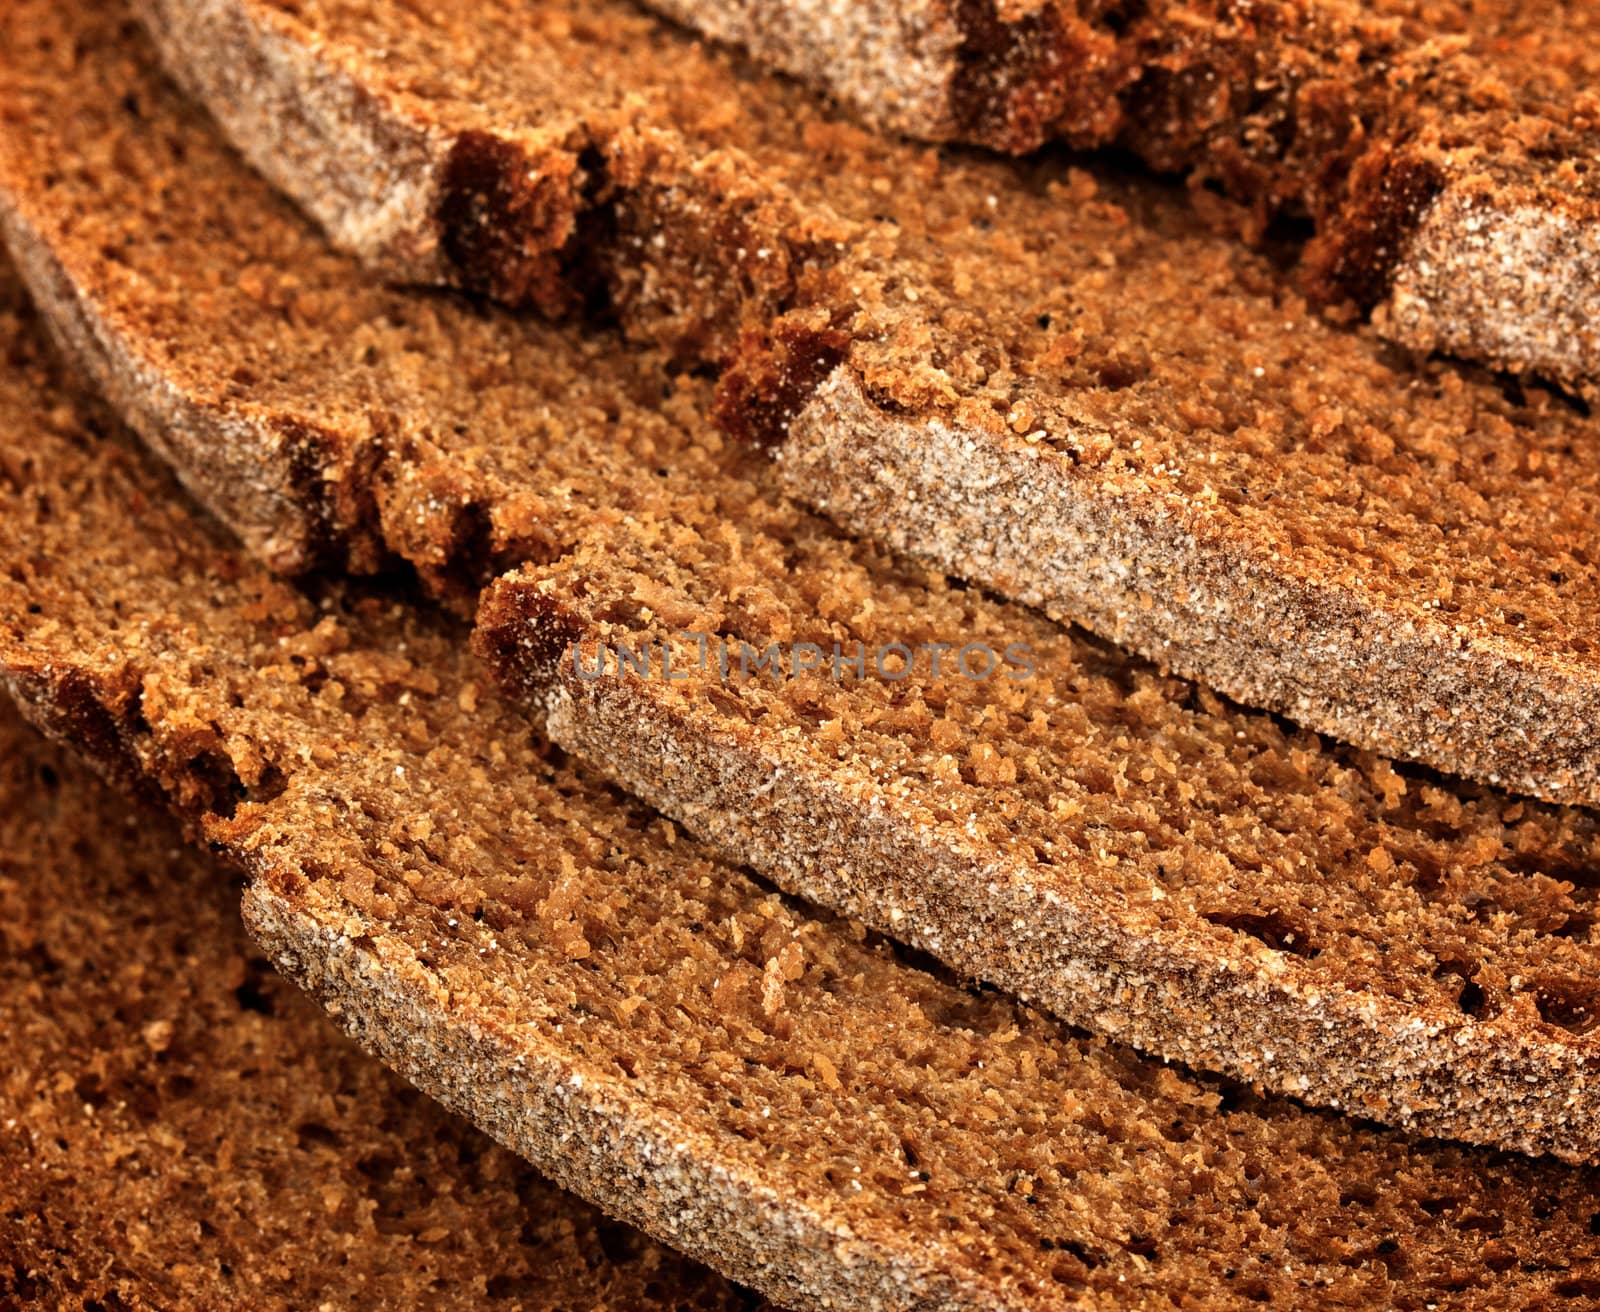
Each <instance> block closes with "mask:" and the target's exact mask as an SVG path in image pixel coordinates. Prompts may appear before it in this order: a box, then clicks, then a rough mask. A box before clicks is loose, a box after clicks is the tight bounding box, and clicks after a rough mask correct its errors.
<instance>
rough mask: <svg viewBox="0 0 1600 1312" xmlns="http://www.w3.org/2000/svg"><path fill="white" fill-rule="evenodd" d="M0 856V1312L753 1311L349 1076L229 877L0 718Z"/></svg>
mask: <svg viewBox="0 0 1600 1312" xmlns="http://www.w3.org/2000/svg"><path fill="white" fill-rule="evenodd" d="M10 292H11V287H10V285H8V286H7V288H6V295H7V297H8V298H9V296H10ZM8 310H9V306H8ZM5 317H6V319H7V327H8V328H10V327H13V326H14V325H15V319H14V317H13V316H11V315H10V314H9V312H8V313H7V314H6V316H5ZM11 365H12V362H11V361H7V368H8V370H9V369H10V368H11ZM5 390H6V391H7V393H8V394H9V395H8V400H7V402H6V405H5V413H6V422H7V423H8V424H10V423H11V422H13V421H14V420H16V419H17V418H19V415H18V412H17V411H16V408H15V404H14V398H15V395H16V392H17V390H18V388H17V384H16V382H15V381H14V380H8V382H7V383H6V384H5ZM0 842H3V845H4V855H3V857H0V1031H3V1032H4V1034H5V1035H6V1042H7V1057H6V1069H5V1072H4V1074H3V1075H0V1196H3V1197H4V1199H5V1203H4V1210H3V1211H0V1304H4V1305H5V1306H8V1307H16V1308H19V1309H20V1308H30V1307H96V1306H98V1307H106V1308H113V1307H114V1308H125V1309H128V1312H146V1310H150V1309H166V1310H168V1312H176V1310H177V1309H196V1310H197V1312H199V1310H209V1309H232V1308H240V1309H245V1308H250V1309H274V1310H276V1309H282V1310H283V1312H289V1310H290V1309H301V1308H308V1307H322V1306H335V1307H341V1308H378V1307H397V1306H406V1305H412V1306H415V1305H422V1304H425V1305H427V1306H429V1307H437V1308H455V1307H460V1308H467V1307H471V1308H484V1307H490V1308H499V1307H504V1308H515V1307H522V1308H536V1307H545V1308H555V1307H583V1308H594V1309H612V1308H614V1309H618V1310H619V1312H621V1310H623V1309H629V1310H631V1309H635V1308H639V1309H663V1312H665V1310H666V1309H672V1310H674V1312H678V1310H681V1309H690V1308H693V1309H697V1310H698V1309H704V1310H705V1312H713V1310H716V1312H732V1310H733V1309H744V1308H750V1307H753V1306H754V1300H753V1299H752V1298H751V1297H750V1296H748V1295H745V1294H743V1293H741V1292H740V1291H738V1290H736V1289H734V1288H733V1287H732V1286H730V1285H728V1284H727V1283H726V1282H725V1281H724V1280H722V1278H721V1277H719V1276H716V1275H713V1274H712V1273H710V1272H709V1271H706V1270H705V1269H704V1268H702V1267H698V1266H696V1265H695V1264H693V1263H691V1262H689V1261H687V1260H686V1259H684V1258H681V1257H679V1256H678V1255H677V1254H675V1253H673V1252H672V1251H671V1250H669V1249H665V1248H662V1247H661V1246H659V1245H657V1244H655V1243H652V1242H651V1241H649V1240H647V1239H645V1238H644V1237H643V1236H642V1235H640V1234H638V1233H637V1232H636V1231H633V1230H630V1229H629V1228H628V1227H626V1226H623V1225H620V1224H618V1223H616V1222H613V1221H610V1220H608V1219H606V1217H604V1216H603V1215H602V1214H601V1213H599V1212H597V1211H596V1210H595V1209H594V1208H592V1207H590V1206H589V1205H588V1204H586V1203H582V1202H580V1201H579V1200H578V1199H576V1198H573V1197H571V1196H570V1195H567V1194H563V1193H562V1192H561V1191H560V1190H558V1189H557V1188H555V1187H554V1186H553V1185H551V1184H549V1183H547V1182H546V1181H545V1180H543V1179H541V1178H540V1177H539V1176H538V1175H537V1174H536V1173H535V1172H534V1170H533V1168H532V1167H530V1166H528V1165H527V1164H526V1163H525V1162H523V1161H521V1160H520V1159H518V1158H517V1157H515V1156H513V1155H512V1154H511V1153H509V1152H507V1151H506V1150H505V1149H503V1148H500V1147H498V1146H497V1145H495V1144H494V1143H493V1142H492V1141H491V1140H490V1139H489V1138H488V1137H487V1136H486V1135H484V1134H482V1133H480V1132H479V1131H477V1130H474V1129H472V1128H471V1127H470V1126H468V1125H466V1124H464V1123H463V1122H461V1121H459V1120H457V1119H455V1118H454V1117H452V1116H450V1115H449V1114H447V1113H446V1112H444V1111H443V1110H442V1109H441V1108H440V1107H439V1106H438V1105H437V1104H436V1103H434V1102H432V1101H431V1100H429V1099H427V1098H425V1097H423V1096H422V1095H421V1094H419V1093H417V1092H416V1091H415V1090H414V1089H411V1088H409V1087H408V1086H407V1085H406V1084H404V1083H403V1082H402V1081H401V1080H399V1079H398V1078H396V1077H395V1076H394V1075H392V1074H390V1073H389V1072H388V1071H386V1070H384V1068H383V1067H382V1066H380V1065H379V1064H378V1063H376V1062H374V1061H373V1060H372V1059H371V1058H369V1057H367V1056H365V1055H364V1054H362V1053H361V1052H359V1051H358V1050H357V1048H356V1047H355V1046H354V1045H353V1044H352V1043H350V1042H349V1041H348V1040H347V1039H345V1038H344V1037H343V1036H342V1035H340V1034H339V1033H338V1031H337V1030H336V1029H335V1028H334V1027H333V1026H332V1025H331V1024H330V1023H329V1022H328V1021H327V1020H326V1019H325V1018H324V1017H322V1016H320V1015H319V1014H318V1012H317V1010H316V1008H315V1007H313V1006H312V1005H311V1004H310V1003H309V1002H308V1001H307V1000H306V999H305V998H304V997H302V996H301V994H300V993H299V992H298V990H296V989H295V988H294V987H293V986H292V985H291V984H289V983H288V982H287V981H285V980H283V979H281V978H279V977H278V976H277V975H276V974H275V973H274V972H273V970H272V968H271V965H270V964H269V963H268V961H267V960H266V959H265V958H264V957H263V956H262V955H261V952H260V950H259V949H258V948H257V947H256V946H255V945H254V944H253V943H252V942H251V941H250V940H249V938H248V937H247V936H246V935H245V933H244V928H243V926H242V925H241V924H240V922H239V914H238V891H239V890H238V883H237V880H236V879H235V878H234V877H232V876H230V875H229V874H227V873H226V872H224V871H222V870H220V869H218V868H217V867H216V866H215V865H213V864H212V863H210V862H208V861H206V860H204V859H203V858H201V857H200V856H198V855H197V854H193V853H192V852H191V851H190V850H189V849H188V847H187V845H186V844H185V842H184V840H183V837H182V835H181V834H180V833H179V832H178V830H177V828H176V827H175V826H174V825H173V824H172V823H171V822H170V821H168V820H167V819H166V818H165V817H164V816H162V815H161V814H160V813H159V812H158V811H155V810H154V809H152V808H143V807H130V806H129V805H128V800H127V798H126V797H125V796H124V795H121V794H119V793H114V792H113V791H112V790H110V789H108V788H107V787H106V786H105V785H104V784H103V783H101V782H100V781H99V780H97V779H95V778H94V777H93V776H92V775H91V774H90V773H89V772H88V771H87V770H85V769H84V767H83V766H82V764H81V763H79V762H78V761H76V760H74V759H72V758H71V757H69V756H68V755H67V753H65V752H63V751H62V750H60V749H59V748H57V747H53V746H49V745H47V744H46V743H45V741H44V740H43V739H42V738H40V737H39V736H38V735H37V734H36V733H35V732H33V731H32V730H31V729H29V728H28V727H27V726H26V725H25V724H24V723H23V722H22V721H21V719H20V718H19V717H18V716H17V714H16V712H15V711H14V710H13V709H12V707H11V706H10V704H9V703H6V705H5V706H4V708H3V710H0Z"/></svg>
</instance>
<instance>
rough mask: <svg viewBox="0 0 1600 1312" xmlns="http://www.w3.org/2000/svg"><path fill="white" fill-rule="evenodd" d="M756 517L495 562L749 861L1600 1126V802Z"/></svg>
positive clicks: (1346, 1074) (1011, 974)
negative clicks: (1410, 759) (1389, 736)
mask: <svg viewBox="0 0 1600 1312" xmlns="http://www.w3.org/2000/svg"><path fill="white" fill-rule="evenodd" d="M755 519H756V517H755V516H754V515H752V514H750V513H749V512H746V513H745V514H743V515H742V516H741V517H740V519H739V522H738V523H737V524H732V523H730V522H729V521H728V520H727V519H726V518H725V517H721V516H718V515H716V514H714V513H712V514H704V513H696V510H695V508H692V507H690V508H683V509H680V511H679V513H677V514H676V515H675V516H673V517H671V518H670V519H651V518H647V517H645V516H642V515H635V516H632V517H630V518H629V519H628V520H627V522H626V523H625V524H622V525H619V526H618V527H617V528H616V530H615V531H614V532H611V533H609V534H607V533H600V532H597V533H595V534H593V535H592V536H591V537H590V538H589V540H587V541H586V542H585V543H584V544H583V545H582V546H581V547H579V548H577V549H575V550H574V551H573V552H571V553H570V554H569V555H567V556H565V557H563V558H562V559H560V560H559V561H556V562H554V563H552V564H550V565H546V566H537V567H529V568H527V569H525V570H523V571H521V572H519V573H516V574H513V575H511V576H509V577H507V578H506V579H504V580H502V581H501V582H499V583H497V584H496V585H494V586H493V587H492V588H491V589H489V591H488V592H487V593H486V594H485V600H484V603H483V605H482V608H481V610H480V632H479V646H480V650H482V651H483V652H484V654H485V655H486V656H487V658H488V660H489V663H490V665H491V667H492V668H494V669H495V670H496V671H497V673H498V674H499V677H500V678H501V679H502V680H503V681H504V682H505V683H506V684H507V685H508V686H509V687H511V688H512V689H514V690H516V691H519V692H520V693H521V694H522V695H523V696H525V697H527V698H528V699H529V700H530V701H531V702H532V703H533V704H534V705H535V706H537V707H538V708H539V710H540V712H541V714H542V716H543V717H544V718H545V721H546V724H547V729H548V732H549V733H550V735H551V736H552V737H553V738H554V739H555V740H556V741H557V742H559V743H560V744H561V745H562V746H564V747H566V748H567V749H568V750H570V751H573V752H574V753H576V754H578V755H580V756H582V757H584V758H585V759H587V760H589V761H592V762H594V763H595V764H596V765H597V766H598V767H599V768H601V769H602V770H604V771H605V772H606V773H607V774H609V775H610V776H611V777H612V778H614V779H616V780H618V781H619V782H620V783H622V785H623V786H624V787H626V788H628V789H629V790H630V791H631V792H633V793H635V794H637V795H638V796H640V797H642V798H644V799H645V800H647V801H649V802H650V803H651V804H653V805H655V806H657V807H659V808H660V809H661V810H663V811H664V812H665V813H666V814H668V815H669V816H671V817H673V818H674V819H676V820H679V821H681V822H682V823H683V824H684V825H685V826H686V827H688V828H689V829H690V830H691V831H692V832H694V833H696V834H699V835H700V836H702V837H703V838H706V839H708V840H711V841H712V842H714V843H715V844H716V845H717V847H718V848H719V850H721V851H722V852H724V853H726V854H728V855H729V856H730V857H731V858H732V859H734V860H737V861H740V862H747V863H749V864H751V865H753V866H754V867H755V868H757V869H758V870H761V871H763V872H766V873H768V874H770V875H771V876H772V877H774V878H775V879H777V880H778V881H779V882H780V883H781V884H783V885H784V887H786V888H789V889H792V890H795V891H798V892H800V893H802V894H804V895H805V896H807V897H809V898H812V899H814V900H817V901H820V902H822V903H824V904H826V905H828V906H832V907H835V908H838V909H840V910H843V911H845V912H847V913H848V914H850V915H854V916H859V917H861V918H862V919H864V920H866V921H867V922H868V923H870V924H873V925H875V926H876V927H878V928H880V929H882V930H884V931H885V932H888V933H891V934H894V935H896V936H897V937H901V938H904V939H906V940H907V941H909V942H912V943H914V944H916V945H917V946H919V947H922V948H925V949H927V950H929V951H931V952H933V953H935V954H936V955H938V956H939V957H941V958H942V959H943V960H945V961H947V962H949V963H950V964H952V965H953V966H956V967H957V968H959V969H960V970H963V971H966V972H970V973H971V974H973V975H976V976H978V977H980V978H982V979H986V980H990V981H993V982H995V983H998V984H1000V985H1002V986H1003V987H1005V988H1007V989H1010V990H1013V991H1015V992H1018V993H1020V994H1021V995H1022V996H1024V997H1026V998H1029V999H1031V1000H1034V1001H1036V1002H1038V1003H1040V1004H1041V1005H1043V1006H1045V1007H1047V1008H1049V1009H1050V1010H1051V1011H1053V1012H1054V1013H1056V1014H1057V1015H1059V1016H1061V1017H1063V1018H1065V1019H1067V1020H1069V1021H1071V1022H1074V1023H1077V1024H1081V1025H1085V1026H1087V1027H1089V1028H1091V1029H1093V1030H1095V1031H1096V1032H1099V1033H1104V1034H1108V1035H1111V1036H1113V1037H1116V1038H1119V1039H1121V1040H1123V1041H1125V1042H1128V1043H1131V1044H1133V1045H1134V1046H1136V1047H1138V1048H1140V1049H1142V1050H1144V1051H1148V1052H1154V1053H1159V1054H1160V1055H1162V1056H1165V1057H1169V1058H1173V1059H1178V1060H1184V1061H1187V1062H1190V1063H1192V1064H1195V1065H1198V1066H1201V1067H1204V1068H1207V1069H1220V1070H1225V1071H1228V1072H1230V1073H1233V1074H1235V1075H1240V1076H1243V1077H1245V1078H1248V1079H1252V1080H1259V1081H1261V1082H1262V1083H1264V1084H1266V1085H1268V1086H1269V1087H1271V1088H1274V1089H1277V1090H1281V1091H1287V1092H1290V1093H1294V1094H1297V1095H1300V1096H1302V1097H1305V1098H1306V1099H1308V1100H1310V1101H1312V1102H1315V1103H1318V1104H1320V1105H1331V1106H1335V1107H1343V1108H1347V1109H1350V1110H1353V1111H1356V1112H1359V1113H1362V1114H1366V1115H1371V1116H1374V1117H1377V1118H1378V1119H1381V1120H1385V1121H1388V1122H1391V1123H1399V1124H1403V1125H1413V1126H1419V1127H1422V1128H1424V1129H1426V1130H1428V1131H1430V1132H1433V1133H1438V1134H1447V1135H1452V1136H1457V1137H1461V1138H1465V1139H1468V1140H1473V1141H1477V1142H1488V1143H1493V1144H1498V1145H1502V1146H1515V1147H1518V1148H1521V1149H1523V1150H1526V1151H1532V1152H1553V1153H1556V1154H1559V1155H1561V1156H1563V1157H1567V1158H1572V1159H1578V1160H1593V1159H1595V1158H1596V1157H1597V1156H1600V1138H1596V1136H1595V1133H1594V1126H1595V1123H1596V1117H1595V1104H1596V1102H1597V1100H1600V1087H1597V1081H1596V1074H1597V1062H1600V1030H1597V1028H1596V1026H1597V1023H1600V949H1597V945H1596V944H1595V942H1594V941H1593V940H1594V928H1593V926H1594V920H1595V916H1596V910H1597V907H1596V903H1595V900H1594V899H1595V893H1594V889H1593V885H1594V884H1595V883H1596V878H1595V871H1596V869H1597V868H1600V864H1597V858H1600V848H1597V840H1600V830H1597V827H1596V821H1595V817H1594V816H1593V814H1592V813H1589V812H1583V811H1571V810H1569V811H1559V810H1554V809H1551V808H1547V807H1543V806H1540V805H1539V804H1535V803H1528V802H1525V801H1522V800H1520V799H1515V798H1511V797H1508V796H1506V795H1505V794H1502V793H1497V792H1494V791H1492V790H1488V789H1481V790H1479V789H1471V790H1463V789H1461V788H1460V787H1459V786H1457V787H1456V788H1452V787H1450V786H1449V785H1448V784H1445V783H1443V782H1442V781H1441V780H1439V779H1438V778H1437V777H1436V776H1430V775H1427V774H1425V773H1422V772H1419V771H1415V770H1410V771H1399V770H1396V769H1395V768H1394V767H1393V766H1392V765H1391V764H1390V763H1389V762H1388V761H1386V760H1383V759H1381V758H1377V757H1373V756H1371V755H1367V754H1363V753H1356V752H1351V751H1347V750H1346V751H1337V750H1330V749H1328V748H1327V747H1326V746H1325V745H1324V744H1322V743H1321V742H1320V741H1319V740H1318V739H1317V737H1316V735H1314V734H1310V733H1306V732H1304V731H1297V730H1294V729H1292V728H1290V727H1288V726H1285V725H1284V724H1283V723H1282V722H1280V721H1277V720H1274V719H1273V718H1272V717H1269V716H1265V715H1260V714H1251V713H1245V712H1241V711H1239V710H1237V709H1236V708H1233V707H1231V706H1229V705H1227V704H1226V703H1225V702H1223V701H1222V700H1221V699H1219V698H1217V697H1215V696H1213V695H1212V694H1210V693H1208V692H1206V691H1205V690H1204V689H1201V688H1196V687H1194V686H1193V685H1188V684H1185V683H1182V682H1181V681H1179V680H1176V679H1172V678H1170V677H1163V676H1161V675H1160V674H1158V673H1157V672H1156V671H1154V670H1152V669H1151V668H1149V667H1148V666H1146V665H1144V664H1142V663H1140V662H1137V661H1131V660H1129V659H1128V658H1126V657H1125V656H1123V655H1122V654H1120V653H1118V652H1116V651H1115V650H1114V649H1110V648H1107V647H1104V646H1102V645H1100V644H1098V643H1096V642H1094V641H1092V640H1089V639H1087V638H1085V637H1083V636H1082V635H1080V634H1074V633H1070V632H1069V633H1063V632H1062V631H1061V630H1059V629H1057V628H1056V627H1055V626H1053V625H1051V624H1049V623H1048V622H1047V621H1045V620H1043V619H1041V618H1038V617H1035V616H1030V615H1028V614H1027V613H1025V612H1022V611H1020V610H1019V609H1018V608H1016V607H1007V606H998V605H995V604H994V603H993V602H992V601H989V600H987V599H985V598H983V597H982V596H980V595H978V594H975V593H974V592H972V591H970V590H967V589H964V588H959V587H955V586H952V585H950V584H949V583H947V582H946V581H945V580H944V579H942V578H938V577H929V576H927V575H926V574H923V573H922V572H920V571H916V570H909V571H898V570H897V569H896V568H895V566H894V564H893V563H892V562H891V561H889V560H887V559H885V558H883V557H882V556H881V555H875V554H874V553H872V552H871V551H868V550H861V549H854V550H853V549H852V548H851V546H850V545H849V544H848V543H844V542H841V541H840V540H839V538H838V536H837V535H836V534H834V533H831V532H829V531H826V530H824V529H822V528H821V527H820V526H819V525H817V524H816V523H815V522H814V521H810V520H808V519H807V518H806V517H804V516H800V515H795V514H793V513H789V514H787V515H786V514H783V513H782V512H775V513H771V514H769V516H768V517H767V519H766V522H765V523H759V524H758V523H757V522H755ZM806 644H811V646H810V647H809V648H808V647H807V646H806ZM664 653H668V654H667V655H664Z"/></svg>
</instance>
